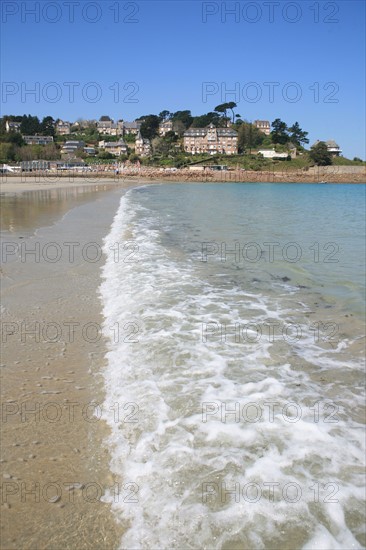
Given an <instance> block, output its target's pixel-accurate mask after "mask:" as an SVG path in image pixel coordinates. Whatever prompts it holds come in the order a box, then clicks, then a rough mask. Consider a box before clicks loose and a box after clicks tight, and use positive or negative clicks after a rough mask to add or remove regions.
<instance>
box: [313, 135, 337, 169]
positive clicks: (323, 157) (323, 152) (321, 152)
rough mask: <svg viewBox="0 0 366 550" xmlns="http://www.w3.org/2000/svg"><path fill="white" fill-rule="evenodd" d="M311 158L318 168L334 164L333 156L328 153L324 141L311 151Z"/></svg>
mask: <svg viewBox="0 0 366 550" xmlns="http://www.w3.org/2000/svg"><path fill="white" fill-rule="evenodd" d="M309 156H310V158H311V160H312V161H313V162H314V163H315V164H316V165H317V166H329V165H331V164H332V155H331V154H330V153H329V151H328V147H327V146H326V144H325V142H324V141H319V143H318V144H317V145H314V147H312V148H311V149H310V152H309Z"/></svg>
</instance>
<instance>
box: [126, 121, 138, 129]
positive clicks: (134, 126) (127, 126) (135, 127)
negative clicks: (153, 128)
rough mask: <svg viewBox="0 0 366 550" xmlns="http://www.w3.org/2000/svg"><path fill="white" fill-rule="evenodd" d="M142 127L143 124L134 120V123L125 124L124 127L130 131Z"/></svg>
mask: <svg viewBox="0 0 366 550" xmlns="http://www.w3.org/2000/svg"><path fill="white" fill-rule="evenodd" d="M140 126H141V122H140V121H137V120H134V121H133V122H124V123H123V127H124V128H127V129H130V130H138V129H139V128H140Z"/></svg>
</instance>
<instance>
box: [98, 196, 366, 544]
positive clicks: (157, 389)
mask: <svg viewBox="0 0 366 550" xmlns="http://www.w3.org/2000/svg"><path fill="white" fill-rule="evenodd" d="M157 226H158V224H157V221H156V218H154V214H153V213H152V212H150V211H149V210H148V209H147V208H144V207H143V206H141V204H139V203H138V201H137V198H136V196H135V195H133V193H132V192H128V193H127V194H126V195H125V196H124V197H123V198H122V200H121V204H120V207H119V210H118V212H117V214H116V217H115V219H114V222H113V225H112V228H111V232H110V234H109V235H108V237H107V238H106V239H105V244H104V252H105V253H106V255H107V260H106V264H105V267H104V269H103V277H104V281H103V283H102V285H101V289H100V292H101V297H102V300H103V308H104V316H105V325H104V332H105V334H106V336H107V337H108V338H109V352H108V354H107V359H108V365H107V367H106V369H105V385H106V391H107V396H106V402H105V404H104V411H105V416H106V419H107V421H108V422H109V424H110V427H111V436H110V438H109V445H110V447H111V452H112V463H111V468H112V470H113V472H114V473H115V474H117V475H118V476H119V478H120V480H121V483H126V482H133V483H136V484H137V485H138V487H139V491H138V503H128V502H125V501H124V499H123V498H119V499H118V502H114V500H113V498H112V496H111V495H109V496H108V495H107V496H106V499H107V500H108V499H109V500H110V502H111V503H112V506H113V509H114V510H115V512H116V514H117V515H118V517H119V518H120V520H121V521H123V522H124V524H125V527H126V532H125V535H124V536H123V539H122V541H121V548H146V549H148V548H149V549H150V548H183V547H184V548H198V547H200V548H217V549H219V548H222V547H224V546H225V545H227V544H229V545H230V541H241V544H242V545H243V544H244V543H245V544H247V545H248V546H249V547H256V548H261V547H263V548H264V547H266V541H269V540H271V536H273V537H275V536H278V532H279V531H280V530H281V529H282V528H284V527H286V530H287V531H286V532H287V533H288V532H289V533H290V535H289V536H290V537H293V539H294V540H296V537H297V532H298V521H299V517H300V518H302V520H301V521H302V522H303V523H304V524H306V525H308V526H309V533H310V532H311V533H312V534H311V535H309V536H310V538H309V540H302V541H301V542H300V545H302V546H303V548H326V547H327V548H341V547H342V545H343V548H345V547H350V548H360V547H361V546H357V544H358V542H357V540H356V539H355V537H354V535H353V534H352V532H351V529H350V527H349V526H347V523H346V521H345V519H344V513H345V511H346V510H348V511H352V506H353V504H352V502H354V501H357V502H360V499H361V498H362V495H361V494H360V490H359V485H360V481H361V480H360V468H361V467H362V464H363V463H364V450H365V449H364V440H363V433H362V431H361V430H360V425H358V424H357V423H356V422H353V421H351V420H350V419H349V418H344V417H343V418H338V421H337V422H336V423H327V422H325V421H324V419H325V418H326V417H327V411H325V410H323V409H322V410H320V414H319V420H318V421H317V422H316V421H315V420H314V418H315V417H314V414H315V413H314V404H315V402H316V401H319V400H321V399H322V395H321V394H320V393H319V387H318V386H317V385H316V384H315V383H313V382H312V381H311V379H310V377H308V376H307V375H306V374H305V373H304V372H298V371H296V370H294V369H293V368H292V365H291V363H290V362H289V361H285V360H284V361H282V362H281V363H280V364H278V362H276V363H275V362H274V359H273V355H272V353H273V348H274V347H275V346H274V345H273V344H272V343H270V342H269V341H266V340H264V339H263V340H261V341H260V342H258V343H256V344H253V343H250V342H244V343H240V344H237V345H236V344H235V343H231V344H230V345H228V344H227V343H225V342H222V341H220V340H219V339H216V340H212V341H209V342H202V338H201V328H200V327H201V324H202V323H204V322H207V323H209V322H211V321H212V320H213V319H221V320H222V319H225V315H226V316H228V319H229V320H230V322H231V323H235V322H236V320H239V321H242V320H243V319H247V320H248V321H251V322H253V321H256V322H258V323H261V322H263V321H264V320H265V319H268V318H271V319H279V320H283V319H285V318H286V315H288V311H286V309H285V308H284V309H281V307H280V306H279V304H278V303H274V302H273V301H271V299H270V298H267V297H265V296H261V295H255V294H251V293H250V292H246V291H245V292H244V291H242V293H241V299H240V300H239V299H238V290H237V289H234V288H227V287H220V286H215V285H213V284H210V283H209V282H207V281H208V279H205V278H204V277H202V276H201V273H200V271H199V270H197V269H196V266H195V264H194V263H192V262H191V261H189V258H188V259H187V258H184V256H183V257H182V258H179V255H178V254H175V255H173V254H172V253H171V251H169V250H168V249H167V248H165V247H164V246H163V244H162V241H161V234H160V232H159V230H158V229H157ZM117 242H121V243H124V242H134V243H136V244H137V245H138V251H139V260H140V261H139V262H136V263H132V262H125V261H119V262H116V261H114V260H115V258H114V253H113V251H112V250H113V247H114V245H115V243H117ZM291 292H292V290H291ZM245 315H247V317H245ZM132 321H133V322H136V323H137V324H138V325H139V332H138V334H137V337H138V342H137V343H129V342H126V341H123V340H124V339H123V338H121V339H120V341H119V342H115V341H114V340H113V338H111V330H110V327H111V326H115V324H116V323H118V325H119V326H120V327H123V326H125V325H126V323H129V322H132ZM307 344H308V345H307V346H306V345H305V348H306V350H304V349H303V347H299V349H296V346H294V347H293V350H291V346H288V345H287V347H286V353H287V354H288V358H289V357H291V351H295V352H296V356H297V357H301V354H302V357H306V358H307V360H309V361H310V360H311V361H313V362H314V361H315V362H316V361H317V362H318V363H315V364H318V365H319V367H321V366H322V365H323V364H324V362H326V361H329V360H330V357H331V356H330V354H327V353H326V352H325V351H324V350H322V349H320V348H319V347H317V346H315V345H313V344H312V342H310V340H309V341H308V342H307ZM281 345H284V344H283V343H282V344H281ZM338 351H339V350H338ZM334 355H335V356H337V352H336V351H335V352H334ZM334 364H335V365H337V359H335V362H334ZM297 381H299V383H300V382H301V388H300V389H299V388H298V386H294V382H297ZM252 402H255V403H256V404H257V406H258V407H260V408H261V410H263V411H265V410H266V407H267V405H266V404H268V403H269V402H270V403H274V402H275V403H276V408H275V414H274V416H273V417H271V416H269V414H264V413H263V414H262V416H261V417H260V419H259V420H258V421H257V422H253V421H251V420H250V419H248V418H246V419H245V418H243V414H242V412H243V411H244V410H245V407H247V406H248V404H250V403H252ZM116 403H119V404H120V405H121V406H122V407H123V406H124V405H126V404H128V403H135V404H136V406H137V407H138V414H137V416H136V418H137V419H138V422H137V423H133V422H125V421H123V419H122V421H121V418H120V419H119V420H120V422H118V423H117V422H115V412H114V411H115V404H116ZM207 403H213V404H214V405H217V407H218V412H215V413H214V414H209V415H208V416H207V418H206V420H207V421H203V417H202V407H204V406H205V404H207ZM289 403H297V404H298V405H299V407H300V408H301V418H299V419H298V420H297V421H296V422H292V421H291V414H292V413H290V412H289V414H288V415H287V416H286V415H284V414H283V408H284V407H286V406H287V405H288V404H289ZM223 405H224V407H226V409H225V408H224V412H225V413H226V414H224V416H222V414H221V411H222V406H223ZM343 405H344V407H346V402H344V403H343ZM233 406H234V408H235V407H238V409H239V412H240V417H239V421H236V417H235V415H231V416H230V413H229V414H228V410H229V409H230V408H231V409H232V407H233ZM267 408H268V407H267ZM288 410H289V411H290V410H291V409H288ZM127 412H130V410H129V409H128V410H127ZM328 412H329V411H328ZM343 412H344V409H343ZM123 418H124V417H123ZM207 483H208V484H213V485H212V486H213V487H214V488H216V489H217V490H216V489H215V490H216V492H215V494H213V495H211V496H210V497H207V498H206V497H204V496H203V487H206V485H204V484H207ZM223 483H224V484H225V486H226V487H227V488H233V487H235V484H236V483H239V487H240V491H242V489H243V488H244V487H246V486H247V484H250V483H252V484H253V483H256V484H257V485H258V486H259V487H260V488H261V491H262V496H261V498H260V499H259V501H258V502H249V501H246V500H245V499H244V498H243V493H242V492H240V494H239V502H236V501H235V498H234V497H233V496H231V497H230V496H228V498H227V499H226V498H225V501H224V502H223V501H222V496H223V495H222V484H223ZM268 483H277V484H278V485H276V490H275V494H274V502H272V501H271V499H270V497H269V494H268ZM289 483H290V484H297V485H298V486H299V487H300V490H301V498H300V499H299V501H298V502H290V501H288V500H286V499H285V498H284V497H283V493H282V491H283V488H284V487H285V486H286V485H287V484H289ZM331 483H335V484H337V486H339V489H338V490H337V492H336V497H337V499H338V501H339V502H338V503H334V507H333V508H332V504H333V503H325V502H324V499H327V497H328V495H329V493H331V489H332V487H331V486H330V485H329V486H326V484H331ZM215 484H216V485H215ZM266 484H267V485H266ZM314 484H317V487H318V489H319V502H317V503H316V505H314V498H315V496H314V495H315V490H316V489H312V488H311V487H313V486H314ZM206 496H207V495H206ZM324 517H325V518H327V522H328V524H329V525H331V526H332V527H329V525H328V527H325V526H324V525H323V524H322V522H323V521H324ZM253 545H254V546H253ZM327 545H328V546H327ZM344 545H347V546H344ZM349 545H353V546H349Z"/></svg>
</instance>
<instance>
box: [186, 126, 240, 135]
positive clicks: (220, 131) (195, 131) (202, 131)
mask: <svg viewBox="0 0 366 550" xmlns="http://www.w3.org/2000/svg"><path fill="white" fill-rule="evenodd" d="M213 128H214V129H215V130H216V132H217V135H218V136H219V137H237V135H238V133H237V131H236V130H233V129H232V128H216V127H215V126H214V125H213V124H212V123H211V124H209V125H208V126H206V127H205V128H189V130H186V131H185V132H184V137H204V136H205V135H206V134H207V132H208V130H212V129H213Z"/></svg>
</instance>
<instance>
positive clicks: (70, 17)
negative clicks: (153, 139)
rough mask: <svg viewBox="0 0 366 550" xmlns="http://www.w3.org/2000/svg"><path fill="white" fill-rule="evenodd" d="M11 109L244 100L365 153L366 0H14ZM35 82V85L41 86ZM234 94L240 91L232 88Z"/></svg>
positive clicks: (65, 114)
mask: <svg viewBox="0 0 366 550" xmlns="http://www.w3.org/2000/svg"><path fill="white" fill-rule="evenodd" d="M1 9H2V13H1V21H2V44H1V45H2V59H1V66H2V114H24V113H26V114H28V113H30V114H35V115H38V116H39V117H43V116H46V115H51V116H53V117H54V118H62V119H64V120H71V121H73V120H76V119H77V118H80V117H81V118H88V119H89V118H97V119H98V118H99V117H100V116H101V115H104V114H108V115H109V116H111V117H113V118H118V119H119V118H122V119H124V120H133V119H134V118H135V117H137V116H141V115H144V114H149V113H156V114H158V113H159V112H160V111H162V110H163V109H168V110H170V111H175V110H180V109H190V110H191V111H192V113H193V114H194V115H198V114H202V113H204V112H208V111H211V110H213V109H214V107H215V106H216V105H218V104H219V103H222V102H225V101H236V102H237V104H238V109H237V112H238V113H239V114H241V115H242V117H243V118H245V119H247V120H254V119H257V118H258V119H265V120H270V121H271V122H272V121H273V120H274V119H275V118H281V119H282V120H284V121H285V122H287V123H288V124H289V125H291V124H292V123H293V122H295V121H298V122H299V123H300V126H301V127H302V128H303V129H305V130H307V131H308V132H309V138H310V142H311V143H313V142H314V141H315V140H316V139H324V140H326V139H335V140H336V141H337V142H338V143H339V145H340V146H341V148H342V149H343V152H344V155H345V156H348V157H351V158H353V157H354V156H359V157H361V158H365V3H364V2H363V1H361V0H360V1H358V0H356V1H353V0H346V1H336V2H330V1H319V2H317V1H314V0H312V1H310V2H307V1H302V0H300V1H297V2H288V1H282V0H273V1H271V0H268V1H266V0H263V1H242V2H228V1H227V2H220V1H210V2H209V1H207V2H201V1H197V0H194V1H180V0H174V1H157V2H154V1H136V2H135V1H118V0H105V1H102V2H93V1H82V0H69V1H66V0H65V1H63V0H58V1H55V0H53V1H51V0H50V1H47V0H43V1H38V2H23V1H7V0H3V1H2V4H1ZM31 90H34V93H29V91H31ZM230 91H231V93H230Z"/></svg>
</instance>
